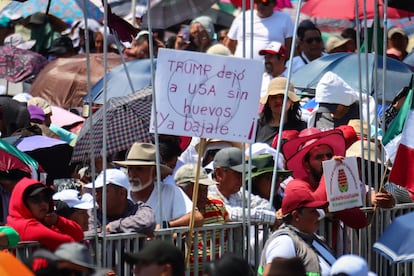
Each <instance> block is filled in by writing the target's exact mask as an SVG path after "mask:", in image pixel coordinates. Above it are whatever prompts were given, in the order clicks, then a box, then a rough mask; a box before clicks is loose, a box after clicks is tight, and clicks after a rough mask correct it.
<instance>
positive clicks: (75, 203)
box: [53, 189, 93, 210]
mask: <svg viewBox="0 0 414 276" xmlns="http://www.w3.org/2000/svg"><path fill="white" fill-rule="evenodd" d="M53 200H60V201H63V202H65V203H66V204H67V205H68V206H69V208H76V209H83V210H88V209H92V208H93V196H92V195H91V194H88V193H84V194H83V195H81V194H80V193H79V191H77V190H72V189H67V190H63V191H60V192H57V193H56V194H54V195H53Z"/></svg>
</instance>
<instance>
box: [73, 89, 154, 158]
mask: <svg viewBox="0 0 414 276" xmlns="http://www.w3.org/2000/svg"><path fill="white" fill-rule="evenodd" d="M106 105H107V113H106V114H104V109H103V107H101V108H100V109H99V110H98V111H97V112H95V113H94V114H93V115H92V116H91V117H89V118H88V119H87V120H86V121H85V122H84V124H83V126H82V128H81V130H80V132H79V135H78V140H77V141H76V144H75V148H74V150H73V156H72V161H80V160H85V159H86V158H88V157H89V155H90V151H91V150H93V151H94V153H95V155H96V156H102V145H103V136H104V133H103V131H102V121H103V116H106V118H107V135H106V137H107V138H106V139H107V154H108V155H109V154H113V153H117V152H119V151H122V150H126V149H128V148H129V147H130V146H131V145H132V144H133V143H134V142H147V143H150V142H151V140H152V135H151V134H150V133H149V124H150V116H151V107H152V88H151V87H145V88H143V89H141V90H139V91H137V92H135V93H133V94H130V95H127V96H124V97H115V98H110V99H109V100H108V101H107V102H106ZM90 120H92V123H93V129H90ZM91 135H92V143H93V148H92V149H91V148H90V139H91Z"/></svg>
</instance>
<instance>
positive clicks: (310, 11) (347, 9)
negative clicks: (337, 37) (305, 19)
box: [301, 0, 414, 20]
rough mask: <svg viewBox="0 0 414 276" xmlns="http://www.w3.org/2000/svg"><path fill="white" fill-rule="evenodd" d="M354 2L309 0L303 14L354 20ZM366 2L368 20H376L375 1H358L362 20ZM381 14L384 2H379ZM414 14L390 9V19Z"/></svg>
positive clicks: (304, 5)
mask: <svg viewBox="0 0 414 276" xmlns="http://www.w3.org/2000/svg"><path fill="white" fill-rule="evenodd" d="M355 1H356V0H352V1H337V0H309V1H307V2H306V3H305V4H303V6H302V9H301V12H302V13H304V14H307V15H309V16H312V17H319V18H336V19H348V20H354V19H355V18H356V16H355V3H356V2H355ZM364 1H366V7H367V18H374V13H375V8H374V2H375V1H374V0H358V16H359V18H360V19H363V18H364ZM378 3H379V6H380V7H379V14H380V16H381V15H382V14H383V5H384V4H383V1H382V0H379V1H378ZM413 15H414V13H413V12H408V11H404V10H399V9H395V8H388V17H389V18H403V17H410V16H413Z"/></svg>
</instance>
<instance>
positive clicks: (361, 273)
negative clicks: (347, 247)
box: [329, 255, 369, 276]
mask: <svg viewBox="0 0 414 276" xmlns="http://www.w3.org/2000/svg"><path fill="white" fill-rule="evenodd" d="M368 272H369V269H368V264H367V262H366V261H365V260H364V259H363V258H361V257H360V256H357V255H342V256H341V257H340V258H339V259H337V260H336V261H335V262H334V263H333V265H332V267H331V272H330V274H329V275H332V276H333V275H336V274H340V275H343V274H346V275H348V276H367V275H368Z"/></svg>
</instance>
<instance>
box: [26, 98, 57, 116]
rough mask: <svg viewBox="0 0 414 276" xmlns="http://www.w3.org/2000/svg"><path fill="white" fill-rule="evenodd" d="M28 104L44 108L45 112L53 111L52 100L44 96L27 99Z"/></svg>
mask: <svg viewBox="0 0 414 276" xmlns="http://www.w3.org/2000/svg"><path fill="white" fill-rule="evenodd" d="M27 105H28V106H29V105H35V106H38V107H40V108H41V109H43V112H44V113H45V114H49V113H51V112H52V108H51V107H50V102H48V101H47V100H45V99H43V98H42V97H32V98H30V99H28V100H27Z"/></svg>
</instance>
